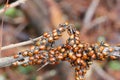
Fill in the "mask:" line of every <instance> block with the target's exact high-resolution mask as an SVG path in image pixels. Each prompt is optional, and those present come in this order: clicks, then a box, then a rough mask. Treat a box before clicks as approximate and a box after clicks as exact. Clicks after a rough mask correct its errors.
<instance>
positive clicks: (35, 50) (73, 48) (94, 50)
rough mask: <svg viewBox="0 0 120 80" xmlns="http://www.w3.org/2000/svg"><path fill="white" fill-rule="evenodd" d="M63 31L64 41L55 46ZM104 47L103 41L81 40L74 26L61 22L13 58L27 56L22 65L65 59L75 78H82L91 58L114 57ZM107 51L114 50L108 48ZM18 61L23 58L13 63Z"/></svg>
mask: <svg viewBox="0 0 120 80" xmlns="http://www.w3.org/2000/svg"><path fill="white" fill-rule="evenodd" d="M65 31H67V33H68V35H69V38H68V39H67V40H66V43H65V44H62V45H59V46H55V45H54V44H55V42H56V41H57V40H58V39H59V38H60V37H61V36H62V35H63V32H65ZM105 47H109V45H108V44H107V43H104V42H100V43H95V44H89V43H86V42H81V41H80V32H79V31H77V30H76V29H75V27H73V26H72V25H68V24H61V25H60V27H59V28H58V29H55V30H53V31H52V32H51V33H44V34H43V36H42V37H41V38H40V39H39V40H38V41H36V42H35V45H34V46H33V47H32V48H31V49H30V50H26V51H22V52H19V54H17V55H14V58H15V59H16V58H19V56H23V57H27V58H28V59H29V60H28V62H25V63H22V65H23V66H27V65H35V64H40V65H42V64H45V63H49V64H55V63H56V62H60V61H67V62H69V63H70V64H71V65H72V67H73V68H74V69H75V80H84V79H85V77H84V76H85V74H86V72H87V70H88V69H89V67H90V65H91V64H92V61H93V60H99V61H102V60H105V59H107V58H108V57H109V58H110V59H116V57H115V56H112V55H108V52H104V51H103V50H104V48H105ZM109 51H110V52H112V51H114V50H113V49H112V48H109ZM18 62H24V59H21V60H19V61H16V62H14V63H13V65H14V66H16V65H17V64H18Z"/></svg>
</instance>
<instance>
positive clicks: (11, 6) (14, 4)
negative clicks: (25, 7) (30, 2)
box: [0, 0, 27, 14]
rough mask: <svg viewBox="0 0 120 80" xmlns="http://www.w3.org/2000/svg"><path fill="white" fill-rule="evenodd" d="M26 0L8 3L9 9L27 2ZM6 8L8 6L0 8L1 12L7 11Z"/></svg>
mask: <svg viewBox="0 0 120 80" xmlns="http://www.w3.org/2000/svg"><path fill="white" fill-rule="evenodd" d="M26 1H27V0H17V1H16V2H14V3H11V4H10V5H8V6H7V9H9V8H13V7H16V6H18V5H20V4H23V3H25V2H26ZM5 9H6V7H4V8H2V9H1V10H0V14H2V13H3V12H4V11H5Z"/></svg>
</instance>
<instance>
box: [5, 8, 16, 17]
mask: <svg viewBox="0 0 120 80" xmlns="http://www.w3.org/2000/svg"><path fill="white" fill-rule="evenodd" d="M5 15H6V16H8V17H12V18H14V17H16V16H17V9H16V8H10V9H7V10H6V11H5Z"/></svg>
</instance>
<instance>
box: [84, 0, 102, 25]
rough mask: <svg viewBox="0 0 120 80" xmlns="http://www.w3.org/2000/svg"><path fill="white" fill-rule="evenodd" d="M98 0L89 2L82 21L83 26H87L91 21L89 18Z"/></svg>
mask: <svg viewBox="0 0 120 80" xmlns="http://www.w3.org/2000/svg"><path fill="white" fill-rule="evenodd" d="M99 2H100V0H92V3H91V4H90V6H89V8H88V10H87V12H86V14H85V18H84V21H83V24H84V27H88V25H89V24H90V23H91V19H92V17H93V15H94V13H95V10H96V9H97V6H98V5H99Z"/></svg>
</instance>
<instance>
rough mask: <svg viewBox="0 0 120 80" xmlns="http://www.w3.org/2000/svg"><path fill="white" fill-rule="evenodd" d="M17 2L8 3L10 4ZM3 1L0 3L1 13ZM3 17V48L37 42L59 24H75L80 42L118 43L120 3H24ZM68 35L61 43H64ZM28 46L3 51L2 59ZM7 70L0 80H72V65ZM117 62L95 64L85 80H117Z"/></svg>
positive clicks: (37, 0)
mask: <svg viewBox="0 0 120 80" xmlns="http://www.w3.org/2000/svg"><path fill="white" fill-rule="evenodd" d="M15 1H16V0H9V4H11V3H14V2H15ZM5 3H6V0H0V9H2V8H3V6H4V5H5ZM3 16H4V25H3V30H2V32H0V34H2V36H3V37H2V46H6V45H9V44H13V43H18V42H22V41H26V40H30V38H36V37H38V36H40V35H42V34H43V32H50V31H51V30H53V29H55V28H57V27H58V25H59V24H62V23H65V22H68V23H70V24H74V25H75V27H76V28H77V29H78V30H79V31H80V32H81V40H83V41H86V42H89V43H95V42H97V41H101V40H102V41H106V42H107V43H110V44H112V45H116V44H118V43H120V0H27V2H25V3H24V4H21V5H20V6H17V7H15V8H10V9H8V10H6V12H5V13H4V14H0V24H2V19H3ZM0 29H1V28H0ZM0 31H1V30H0ZM66 38H67V35H66V36H65V38H64V39H62V41H64V40H66ZM28 48H29V46H23V47H18V48H14V49H8V50H5V51H2V57H5V56H11V55H13V54H15V53H17V52H18V51H21V50H25V49H28ZM39 67H40V66H39V65H36V66H28V67H22V66H19V67H16V68H13V67H6V68H1V69H0V80H74V70H73V69H72V67H71V65H70V64H69V63H66V62H62V63H60V64H56V65H47V66H45V67H44V68H43V69H42V70H40V71H37V69H38V68H39ZM119 75H120V61H119V60H116V61H110V60H106V61H104V62H95V63H94V64H93V65H92V67H91V69H90V70H89V71H88V73H87V75H86V80H120V76H119Z"/></svg>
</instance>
